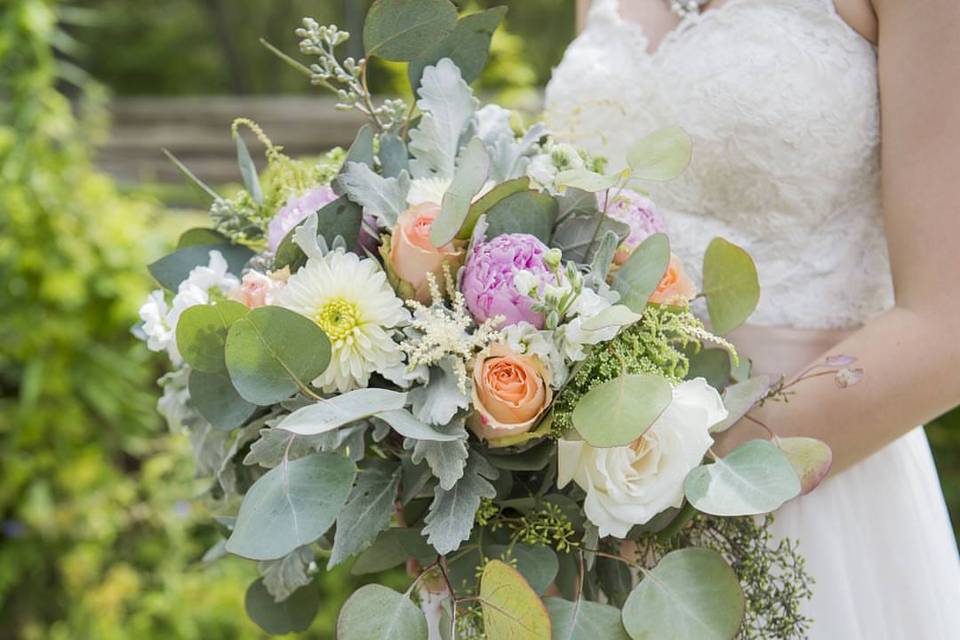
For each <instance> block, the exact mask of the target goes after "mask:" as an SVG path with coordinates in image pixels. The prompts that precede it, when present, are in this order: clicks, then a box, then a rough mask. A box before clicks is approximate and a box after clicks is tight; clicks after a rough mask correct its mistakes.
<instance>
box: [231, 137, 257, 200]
mask: <svg viewBox="0 0 960 640" xmlns="http://www.w3.org/2000/svg"><path fill="white" fill-rule="evenodd" d="M233 137H234V138H235V139H236V141H237V164H238V165H239V166H240V174H241V175H242V176H243V185H244V186H245V187H246V189H247V193H249V194H250V197H251V198H253V201H254V202H256V203H257V204H259V205H263V190H262V189H261V188H260V176H259V174H258V173H257V165H255V164H254V163H253V158H252V157H250V150H249V149H248V148H247V143H246V142H244V141H243V136H242V135H240V132H239V131H236V132H234V134H233Z"/></svg>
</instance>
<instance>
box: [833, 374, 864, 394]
mask: <svg viewBox="0 0 960 640" xmlns="http://www.w3.org/2000/svg"><path fill="white" fill-rule="evenodd" d="M833 379H834V381H836V383H837V386H838V387H840V388H841V389H846V388H847V387H852V386H853V385H855V384H857V383H858V382H860V381H861V380H863V369H840V371H837V375H836V376H834V378H833Z"/></svg>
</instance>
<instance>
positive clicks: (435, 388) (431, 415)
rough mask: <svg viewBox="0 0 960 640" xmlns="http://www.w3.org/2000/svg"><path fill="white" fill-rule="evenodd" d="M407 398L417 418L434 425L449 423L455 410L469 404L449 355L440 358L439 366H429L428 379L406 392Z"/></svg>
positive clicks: (455, 412) (466, 406)
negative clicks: (423, 383) (426, 381)
mask: <svg viewBox="0 0 960 640" xmlns="http://www.w3.org/2000/svg"><path fill="white" fill-rule="evenodd" d="M407 399H408V400H409V401H410V404H411V408H412V409H413V415H414V416H416V418H417V420H420V421H422V422H426V423H428V424H435V425H444V424H449V422H450V421H451V420H453V416H455V415H456V414H457V410H459V409H466V408H468V407H469V406H470V399H469V398H468V397H467V395H466V394H465V393H463V392H461V391H460V387H459V386H458V377H457V374H456V373H454V371H453V365H452V364H451V359H450V358H449V357H448V358H444V359H443V360H441V362H440V366H439V367H430V381H429V382H428V383H427V384H426V385H423V386H420V387H414V388H413V389H411V390H410V391H409V392H407Z"/></svg>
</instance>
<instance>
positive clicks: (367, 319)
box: [276, 251, 410, 393]
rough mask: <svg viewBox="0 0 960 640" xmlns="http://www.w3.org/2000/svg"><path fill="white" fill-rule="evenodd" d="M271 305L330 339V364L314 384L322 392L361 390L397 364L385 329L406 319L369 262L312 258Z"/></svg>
mask: <svg viewBox="0 0 960 640" xmlns="http://www.w3.org/2000/svg"><path fill="white" fill-rule="evenodd" d="M276 304H278V305H280V306H282V307H286V308H288V309H291V310H293V311H296V312H297V313H300V314H302V315H304V316H307V317H308V318H311V319H312V320H313V321H315V322H316V323H317V324H318V325H319V326H320V328H321V329H323V330H324V332H325V333H326V334H327V336H328V337H329V338H330V343H331V345H332V347H333V353H332V355H331V358H330V366H329V367H327V370H326V371H324V372H323V375H321V376H320V377H319V378H317V379H316V380H314V382H313V383H314V384H315V385H317V386H318V387H320V388H321V389H323V390H324V391H325V392H328V393H329V392H333V391H338V392H341V393H343V392H345V391H350V390H351V389H356V388H358V387H364V386H366V385H367V382H368V381H369V379H370V374H371V373H373V372H375V371H376V372H379V371H385V370H388V369H390V368H391V367H394V366H396V365H397V364H399V363H400V362H401V361H402V357H403V356H402V353H401V352H400V348H399V347H398V346H397V344H396V343H395V342H394V341H393V338H392V337H391V335H390V334H391V332H390V331H389V329H392V328H394V327H396V326H397V325H399V324H402V323H403V322H406V321H407V320H408V319H409V317H410V316H409V313H407V311H406V309H404V308H403V302H401V300H400V299H399V298H398V297H397V296H396V294H395V293H394V291H393V289H392V288H391V287H390V284H389V283H388V282H387V276H386V274H384V272H383V270H382V269H381V268H380V265H378V264H377V263H376V262H374V261H373V260H370V259H367V258H364V259H360V258H359V257H358V256H357V255H356V254H353V253H343V252H341V251H334V252H331V253H328V254H327V255H326V256H324V257H323V258H319V259H311V260H309V261H307V264H306V266H305V267H303V268H302V269H300V271H298V272H297V273H296V274H294V275H293V276H291V277H290V280H288V281H287V286H286V287H284V288H283V290H282V291H280V292H279V293H278V294H277V297H276Z"/></svg>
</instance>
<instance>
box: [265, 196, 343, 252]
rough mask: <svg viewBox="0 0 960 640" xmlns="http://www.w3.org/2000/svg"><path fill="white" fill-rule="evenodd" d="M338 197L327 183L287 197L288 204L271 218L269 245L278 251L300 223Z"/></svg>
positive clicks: (268, 235)
mask: <svg viewBox="0 0 960 640" xmlns="http://www.w3.org/2000/svg"><path fill="white" fill-rule="evenodd" d="M336 199H337V194H335V193H334V192H333V189H331V188H330V187H329V186H327V185H323V186H321V187H313V188H312V189H307V190H306V191H304V192H303V193H301V194H300V195H294V196H290V197H289V198H287V202H286V204H284V205H283V208H281V209H280V211H278V212H277V213H276V215H275V216H273V218H272V219H271V220H270V225H269V226H268V227H267V246H268V247H269V248H270V251H272V252H276V250H277V247H279V246H280V243H281V242H283V239H284V238H285V237H287V234H288V233H290V231H291V230H292V229H293V228H294V227H296V226H297V225H298V224H300V223H301V222H303V221H304V220H306V219H307V216H309V215H310V214H311V213H316V212H317V211H319V210H320V209H321V208H323V207H324V206H326V205H328V204H330V203H331V202H333V201H334V200H336Z"/></svg>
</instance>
